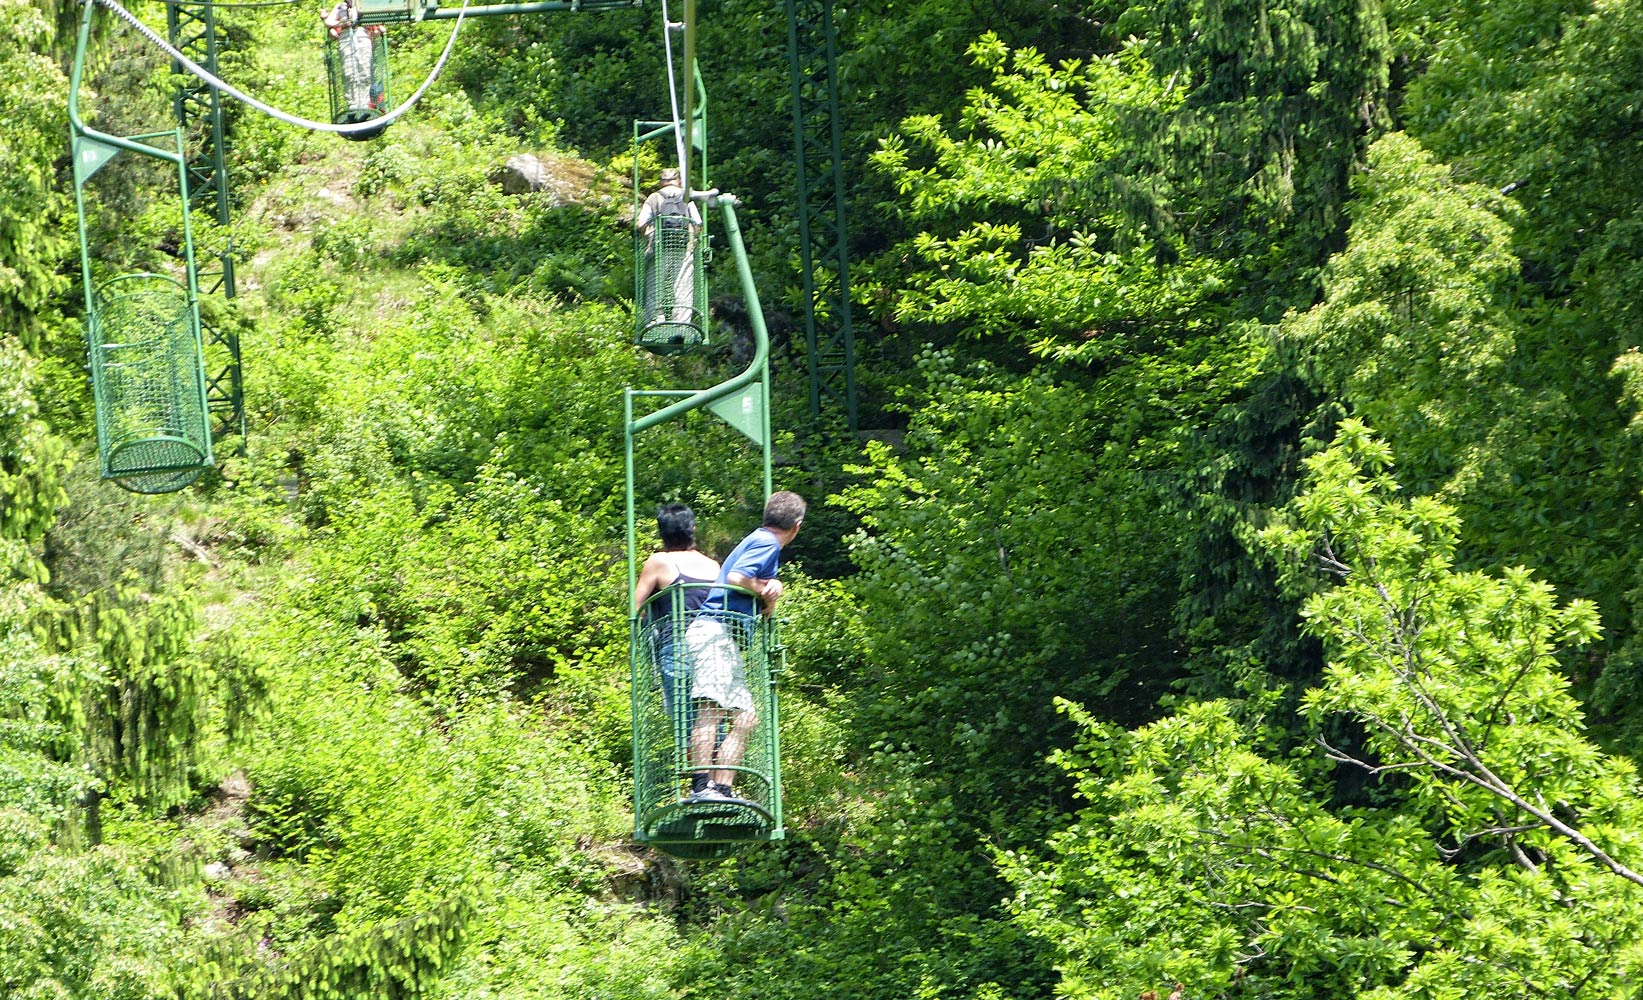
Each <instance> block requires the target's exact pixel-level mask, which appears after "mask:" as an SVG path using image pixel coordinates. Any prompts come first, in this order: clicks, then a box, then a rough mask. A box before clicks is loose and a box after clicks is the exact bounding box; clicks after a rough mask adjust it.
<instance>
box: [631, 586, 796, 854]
mask: <svg viewBox="0 0 1643 1000" xmlns="http://www.w3.org/2000/svg"><path fill="white" fill-rule="evenodd" d="M713 587H714V584H711V583H683V582H680V583H675V584H673V585H672V586H669V587H666V588H663V589H662V590H661V591H659V592H658V593H657V594H656V595H655V596H653V597H652V598H651V599H650V600H649V601H647V602H646V603H645V606H644V607H643V608H642V609H640V612H639V615H638V617H637V618H635V619H634V622H633V628H634V635H633V637H632V642H631V644H630V647H629V648H630V649H631V650H632V657H633V663H632V664H631V666H632V677H633V722H634V726H633V732H634V773H633V782H634V804H635V805H634V809H635V816H634V821H635V823H634V826H635V832H636V836H637V839H639V840H640V841H643V842H649V843H652V844H655V845H656V846H657V847H659V848H661V849H662V850H664V851H667V852H668V853H670V854H673V855H675V856H678V857H686V858H708V857H721V856H724V855H726V854H729V853H731V852H732V851H733V850H735V849H736V848H737V847H738V846H739V845H741V844H743V843H746V842H748V841H759V840H773V839H779V838H780V837H781V836H782V802H781V774H780V760H781V755H780V744H779V737H778V731H779V722H780V719H779V708H778V706H779V699H778V698H777V696H776V695H777V692H776V688H777V683H778V681H779V679H780V676H781V666H782V659H783V649H782V646H781V644H780V641H779V638H778V635H777V626H776V622H775V620H774V619H772V618H770V617H767V616H762V615H759V616H753V615H744V614H738V613H735V612H727V611H714V610H698V611H691V610H689V609H688V608H689V606H690V605H692V604H698V603H699V602H698V601H691V600H690V596H691V595H692V593H694V594H695V595H696V596H698V597H700V596H702V593H701V592H702V591H706V590H711V589H712V588H713ZM726 589H731V590H736V589H738V588H726ZM709 775H712V776H713V777H714V780H719V779H720V777H721V776H722V777H723V778H724V779H725V781H724V783H725V784H727V785H729V786H731V788H732V792H731V795H730V796H728V797H722V796H717V795H709V794H704V793H702V792H700V791H697V790H696V789H695V788H693V785H695V786H700V785H702V784H703V783H704V781H705V780H706V778H707V777H708V776H709Z"/></svg>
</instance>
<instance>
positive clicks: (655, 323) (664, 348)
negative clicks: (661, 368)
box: [633, 185, 709, 354]
mask: <svg viewBox="0 0 1643 1000" xmlns="http://www.w3.org/2000/svg"><path fill="white" fill-rule="evenodd" d="M634 190H635V201H634V206H633V209H634V212H635V214H636V215H637V213H638V212H639V210H640V206H641V205H642V204H643V203H644V199H645V198H646V197H648V195H646V193H645V191H644V190H643V189H642V188H640V187H638V186H637V185H635V189H634ZM707 253H708V238H707V230H706V228H705V227H703V226H701V225H699V224H694V223H692V221H691V217H689V216H686V215H678V214H665V215H659V216H657V217H656V218H655V219H653V220H652V222H651V224H650V225H649V226H647V227H646V228H645V229H644V230H635V231H634V243H633V259H634V260H635V261H636V262H637V263H638V266H637V267H635V268H634V289H633V303H634V320H635V326H636V328H637V334H636V339H637V342H638V344H639V346H641V347H644V348H646V349H647V350H650V351H654V352H655V353H657V354H674V353H678V352H680V351H688V350H691V349H694V348H698V347H704V346H706V345H707V344H708V343H709V336H708V322H707V276H706V269H705V268H704V267H703V264H704V263H705V258H706V257H707Z"/></svg>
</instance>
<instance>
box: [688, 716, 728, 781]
mask: <svg viewBox="0 0 1643 1000" xmlns="http://www.w3.org/2000/svg"><path fill="white" fill-rule="evenodd" d="M724 715H725V710H724V708H723V707H721V706H720V705H718V704H716V703H715V702H711V701H708V700H706V699H704V698H698V699H697V700H696V724H695V725H694V726H692V727H691V728H690V766H691V769H692V770H696V771H705V770H707V769H708V768H709V767H711V766H712V765H713V749H714V746H715V745H716V744H717V743H718V742H719V723H720V722H722V721H724Z"/></svg>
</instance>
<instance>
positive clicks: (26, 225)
mask: <svg viewBox="0 0 1643 1000" xmlns="http://www.w3.org/2000/svg"><path fill="white" fill-rule="evenodd" d="M0 35H3V36H4V37H5V38H6V39H7V44H6V51H5V53H4V54H3V55H0V80H4V81H5V84H4V85H3V86H0V150H4V156H5V161H6V170H5V172H4V174H3V175H0V339H10V338H17V339H19V340H21V341H22V343H23V344H24V345H25V346H27V347H28V348H29V349H31V350H38V349H39V347H40V345H41V339H42V333H43V331H44V330H45V329H47V328H49V327H51V326H52V324H53V320H54V317H53V306H54V305H55V300H56V298H57V297H58V296H59V295H61V294H62V293H63V292H64V291H65V290H66V289H67V288H68V285H69V282H68V276H67V275H66V274H65V273H63V271H62V265H63V262H64V260H65V258H67V257H68V255H69V253H70V252H71V250H72V247H73V243H72V240H73V237H72V235H71V231H70V230H69V228H68V226H67V225H66V223H67V219H65V212H66V210H67V208H66V206H67V204H68V198H67V197H66V195H65V193H64V191H63V190H62V189H61V188H60V187H59V186H58V185H57V183H56V178H55V176H54V168H55V163H56V161H57V159H58V157H59V156H60V155H61V154H62V142H63V131H62V124H61V122H62V120H63V116H64V115H65V114H66V113H67V112H66V108H67V102H68V82H67V80H66V78H65V77H64V76H63V74H62V72H61V71H60V70H59V69H58V68H57V65H56V62H55V60H54V59H53V58H52V57H51V54H50V53H51V43H52V41H53V32H52V27H51V25H50V24H49V22H48V21H47V19H46V18H45V17H43V16H42V14H41V11H40V9H39V7H37V6H36V5H34V4H32V3H28V2H26V0H5V2H4V3H0ZM0 440H5V438H4V436H0Z"/></svg>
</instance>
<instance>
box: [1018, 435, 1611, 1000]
mask: <svg viewBox="0 0 1643 1000" xmlns="http://www.w3.org/2000/svg"><path fill="white" fill-rule="evenodd" d="M1389 462H1390V454H1389V451H1388V449H1387V448H1386V446H1385V445H1384V444H1382V443H1380V442H1378V441H1376V440H1374V439H1373V438H1372V437H1371V436H1370V435H1369V433H1368V432H1367V430H1366V428H1364V427H1363V425H1361V424H1358V423H1356V422H1352V421H1348V422H1346V423H1345V424H1343V425H1342V427H1341V431H1340V435H1339V437H1338V439H1337V442H1336V445H1335V446H1334V447H1332V448H1330V449H1329V450H1328V451H1325V452H1323V453H1321V454H1319V455H1317V456H1314V457H1312V458H1310V459H1308V460H1307V463H1306V464H1307V468H1308V472H1309V478H1308V489H1307V491H1306V492H1305V493H1304V494H1302V496H1301V497H1299V498H1298V499H1297V500H1296V501H1295V502H1294V504H1293V505H1292V506H1291V508H1290V510H1291V514H1292V516H1293V518H1294V521H1293V523H1287V524H1284V525H1277V526H1274V527H1272V528H1270V529H1268V531H1267V532H1266V533H1265V537H1266V539H1267V541H1268V543H1269V544H1271V545H1272V546H1273V547H1274V550H1275V551H1276V552H1280V553H1282V555H1283V558H1284V559H1285V563H1286V565H1287V566H1289V567H1290V570H1291V573H1292V574H1293V576H1292V579H1293V580H1294V582H1295V583H1296V585H1307V582H1306V577H1305V574H1304V571H1305V570H1306V569H1307V568H1308V566H1309V564H1310V559H1309V558H1308V557H1309V556H1311V555H1312V554H1314V553H1316V554H1317V555H1318V556H1319V558H1320V559H1321V561H1322V566H1323V568H1324V569H1326V570H1327V571H1329V572H1331V573H1332V574H1333V575H1336V576H1337V577H1338V578H1339V579H1340V580H1341V582H1340V583H1339V584H1338V585H1336V586H1334V587H1330V588H1328V589H1323V590H1319V591H1317V592H1316V593H1315V594H1314V596H1312V597H1311V598H1309V599H1308V600H1307V602H1306V605H1305V609H1304V613H1305V616H1306V620H1307V622H1308V628H1309V630H1310V631H1312V632H1313V633H1314V634H1316V635H1318V636H1319V637H1320V638H1322V639H1323V641H1324V643H1325V646H1326V649H1327V650H1328V653H1329V656H1330V665H1329V668H1328V670H1327V671H1326V674H1325V676H1324V679H1323V682H1322V683H1321V685H1320V686H1319V687H1318V688H1316V689H1314V690H1313V691H1311V692H1309V694H1308V696H1307V701H1306V708H1307V719H1308V721H1309V722H1310V723H1311V724H1312V726H1313V727H1314V732H1316V727H1317V726H1319V725H1320V724H1321V723H1322V722H1323V721H1324V719H1325V717H1326V716H1328V715H1330V714H1333V713H1343V714H1345V715H1347V716H1349V717H1350V718H1352V719H1354V720H1356V721H1357V722H1358V723H1359V724H1360V725H1361V726H1363V728H1364V730H1365V732H1366V733H1367V742H1366V744H1365V749H1364V750H1363V751H1361V752H1360V753H1359V754H1357V755H1354V754H1353V752H1352V751H1351V750H1350V749H1339V748H1332V749H1331V751H1330V757H1332V758H1334V759H1336V760H1338V761H1341V762H1343V763H1345V764H1347V765H1348V766H1360V767H1363V768H1365V769H1367V770H1368V771H1369V772H1370V773H1371V774H1373V775H1377V776H1379V779H1380V780H1379V791H1380V795H1379V796H1378V803H1379V804H1377V805H1375V806H1363V807H1355V808H1342V807H1336V808H1333V809H1332V808H1329V807H1328V806H1327V805H1326V803H1327V801H1328V796H1327V795H1325V794H1321V792H1322V790H1323V786H1324V783H1323V782H1322V781H1321V780H1320V778H1322V777H1323V776H1324V775H1323V774H1322V773H1321V770H1320V764H1322V763H1323V762H1322V761H1320V760H1317V759H1316V758H1311V759H1309V757H1310V754H1308V755H1295V756H1293V757H1292V759H1290V760H1283V759H1281V758H1280V757H1278V756H1277V754H1276V753H1275V748H1273V747H1272V746H1271V745H1270V744H1268V743H1266V742H1265V740H1263V738H1261V737H1259V736H1257V735H1255V734H1253V733H1251V732H1250V731H1249V730H1248V729H1247V728H1246V727H1244V726H1243V725H1241V724H1240V723H1238V722H1237V721H1236V720H1235V719H1234V717H1233V715H1232V713H1231V711H1230V710H1229V707H1228V706H1227V705H1226V704H1224V703H1214V702H1209V703H1199V704H1193V705H1189V706H1186V707H1184V708H1183V709H1182V711H1181V712H1180V713H1179V714H1178V715H1177V716H1175V717H1173V718H1170V719H1166V720H1164V721H1162V722H1159V723H1156V724H1154V725H1152V726H1149V727H1146V728H1143V729H1140V730H1137V731H1134V732H1131V733H1124V732H1122V731H1120V730H1118V729H1117V728H1115V727H1112V726H1110V725H1106V724H1102V723H1100V722H1099V721H1097V720H1096V719H1095V718H1094V717H1092V716H1091V715H1089V714H1088V713H1087V712H1084V711H1083V710H1081V709H1078V708H1076V707H1074V706H1070V705H1068V706H1065V707H1066V709H1067V710H1068V711H1069V712H1070V713H1071V714H1072V715H1073V717H1074V718H1075V719H1077V720H1078V721H1079V722H1080V724H1081V728H1082V736H1081V739H1080V741H1079V743H1078V745H1077V747H1076V749H1074V750H1072V751H1070V752H1067V753H1064V754H1061V755H1060V756H1059V758H1058V759H1059V761H1060V763H1061V764H1062V766H1063V767H1064V768H1065V769H1066V770H1067V771H1068V773H1069V774H1070V775H1071V776H1072V777H1073V778H1074V779H1075V780H1076V781H1077V783H1078V788H1079V793H1080V795H1081V796H1083V797H1084V798H1085V799H1086V801H1087V802H1088V805H1087V806H1086V807H1085V808H1084V809H1083V811H1082V812H1081V814H1080V816H1079V817H1078V820H1077V822H1075V823H1074V824H1073V825H1072V826H1070V827H1068V828H1067V829H1065V830H1064V831H1062V832H1060V833H1058V834H1056V835H1054V836H1053V837H1052V838H1051V839H1050V842H1049V849H1048V852H1047V853H1046V854H1045V855H1039V854H1038V853H1037V852H1026V851H1016V852H1011V851H1004V852H1001V853H1000V854H999V858H998V860H999V863H1000V865H1001V867H1002V870H1003V872H1004V874H1005V875H1006V877H1007V878H1009V879H1010V881H1011V882H1012V883H1013V884H1014V885H1015V887H1016V897H1015V900H1014V903H1013V910H1014V912H1015V914H1016V919H1017V920H1018V922H1019V923H1020V924H1021V925H1022V926H1023V927H1024V928H1025V929H1026V930H1028V931H1029V932H1031V933H1033V934H1034V935H1036V936H1038V937H1040V938H1042V939H1043V940H1045V941H1046V943H1048V944H1050V945H1052V946H1053V947H1054V948H1055V949H1056V952H1057V960H1056V966H1057V968H1058V970H1059V971H1060V973H1061V976H1062V983H1061V992H1062V993H1063V994H1064V995H1067V996H1076V997H1092V998H1096V997H1112V998H1117V997H1122V996H1133V995H1134V994H1135V993H1136V992H1137V991H1140V990H1154V991H1162V990H1164V989H1168V988H1169V987H1170V984H1171V983H1181V984H1184V985H1185V987H1186V989H1187V990H1188V991H1189V992H1190V993H1214V994H1216V995H1221V996H1229V997H1237V996H1250V997H1254V996H1268V997H1271V996H1279V997H1323V996H1327V997H1332V998H1333V997H1374V998H1376V1000H1387V998H1391V997H1395V996H1458V995H1463V994H1466V993H1475V992H1480V991H1481V992H1482V993H1483V994H1484V995H1490V996H1495V995H1501V996H1505V995H1518V994H1520V993H1530V994H1532V993H1535V992H1540V991H1545V990H1550V989H1558V988H1561V987H1560V986H1558V985H1557V984H1564V983H1571V982H1572V983H1583V984H1586V987H1584V988H1590V989H1592V990H1593V995H1617V991H1620V992H1623V991H1624V989H1625V987H1624V986H1623V985H1622V984H1623V983H1624V982H1626V981H1627V980H1628V978H1629V977H1630V976H1631V975H1634V974H1635V973H1634V972H1632V971H1631V968H1632V965H1633V963H1635V962H1636V961H1637V960H1638V958H1639V957H1640V955H1643V953H1640V952H1639V950H1638V947H1637V943H1636V942H1637V941H1638V939H1639V938H1638V935H1639V933H1640V931H1643V909H1640V908H1639V903H1640V902H1643V896H1640V895H1639V893H1640V887H1643V879H1640V877H1639V876H1638V875H1637V874H1636V873H1635V871H1634V870H1633V868H1632V867H1629V865H1635V856H1636V854H1637V847H1638V845H1637V843H1636V837H1635V833H1634V832H1633V831H1635V829H1636V824H1637V820H1638V816H1637V815H1636V801H1637V797H1636V786H1637V779H1636V775H1635V771H1634V769H1633V768H1632V766H1631V764H1630V762H1628V761H1624V760H1619V759H1616V758H1612V757H1608V756H1606V755H1604V754H1602V753H1600V752H1599V751H1597V749H1596V748H1595V747H1594V746H1593V745H1592V744H1591V743H1589V742H1588V741H1587V740H1586V739H1585V738H1584V737H1583V736H1582V735H1581V733H1580V726H1581V719H1580V714H1579V710H1578V707H1577V706H1576V704H1575V702H1574V701H1573V699H1572V698H1570V697H1569V694H1568V684H1567V682H1566V681H1565V680H1563V679H1562V678H1561V677H1560V676H1559V675H1558V673H1557V672H1556V671H1555V669H1553V667H1554V663H1553V660H1552V656H1551V654H1552V652H1553V650H1554V648H1555V646H1556V644H1558V643H1567V642H1577V643H1578V642H1584V641H1589V640H1590V639H1591V638H1592V637H1593V636H1594V635H1595V631H1596V618H1595V615H1594V613H1593V611H1592V609H1591V607H1590V606H1589V605H1585V604H1582V603H1580V602H1575V603H1573V604H1570V605H1568V606H1566V607H1563V608H1559V607H1557V606H1556V605H1555V602H1554V599H1553V595H1552V592H1551V589H1550V588H1549V587H1547V586H1546V585H1544V584H1540V583H1536V582H1534V581H1532V580H1531V579H1530V577H1529V574H1528V573H1527V571H1523V570H1513V571H1508V572H1507V573H1504V574H1502V575H1500V576H1498V577H1492V576H1488V575H1485V574H1481V573H1475V572H1472V573H1468V572H1460V571H1457V570H1456V569H1455V568H1454V565H1453V555H1454V552H1455V546H1456V541H1457V536H1458V528H1459V522H1458V521H1457V519H1456V518H1455V516H1454V514H1453V512H1452V511H1451V510H1449V509H1447V508H1445V507H1444V506H1443V505H1442V504H1439V503H1437V502H1435V501H1432V500H1430V499H1423V498H1419V497H1417V498H1414V499H1412V500H1409V501H1402V500H1399V499H1397V491H1398V486H1397V483H1396V481H1395V480H1393V479H1392V478H1391V476H1390V473H1389V472H1388V471H1387V470H1388V467H1389ZM1552 802H1556V803H1557V806H1556V807H1555V808H1554V807H1551V806H1549V805H1548V803H1552Z"/></svg>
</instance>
